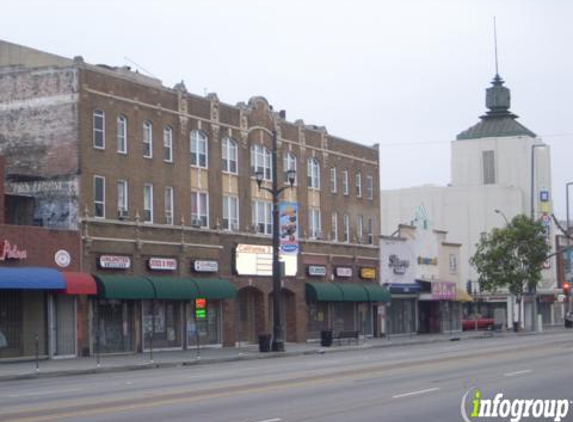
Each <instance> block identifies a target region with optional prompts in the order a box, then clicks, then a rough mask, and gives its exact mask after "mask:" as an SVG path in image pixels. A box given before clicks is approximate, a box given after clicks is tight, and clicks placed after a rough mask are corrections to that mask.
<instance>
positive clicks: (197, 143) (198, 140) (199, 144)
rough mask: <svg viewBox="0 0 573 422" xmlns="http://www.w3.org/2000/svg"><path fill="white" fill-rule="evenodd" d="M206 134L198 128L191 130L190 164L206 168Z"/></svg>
mask: <svg viewBox="0 0 573 422" xmlns="http://www.w3.org/2000/svg"><path fill="white" fill-rule="evenodd" d="M207 163H208V160H207V135H205V134H204V133H203V132H201V131H198V130H193V131H191V165H192V166H196V167H201V168H205V169H206V168H207Z"/></svg>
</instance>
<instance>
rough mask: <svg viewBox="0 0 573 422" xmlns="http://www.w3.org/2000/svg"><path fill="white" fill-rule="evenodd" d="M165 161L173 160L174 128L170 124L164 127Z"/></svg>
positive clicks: (170, 161)
mask: <svg viewBox="0 0 573 422" xmlns="http://www.w3.org/2000/svg"><path fill="white" fill-rule="evenodd" d="M163 161H165V162H167V163H172V162H173V129H171V127H170V126H165V127H164V128H163Z"/></svg>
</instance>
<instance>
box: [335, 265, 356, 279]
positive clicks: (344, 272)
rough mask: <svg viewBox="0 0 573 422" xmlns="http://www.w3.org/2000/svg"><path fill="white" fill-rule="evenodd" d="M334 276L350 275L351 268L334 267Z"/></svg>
mask: <svg viewBox="0 0 573 422" xmlns="http://www.w3.org/2000/svg"><path fill="white" fill-rule="evenodd" d="M336 277H352V268H350V267H336Z"/></svg>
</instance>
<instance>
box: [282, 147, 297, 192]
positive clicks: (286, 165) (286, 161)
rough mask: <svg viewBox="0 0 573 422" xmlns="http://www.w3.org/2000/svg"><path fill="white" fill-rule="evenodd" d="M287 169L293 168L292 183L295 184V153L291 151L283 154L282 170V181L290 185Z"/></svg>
mask: <svg viewBox="0 0 573 422" xmlns="http://www.w3.org/2000/svg"><path fill="white" fill-rule="evenodd" d="M288 170H294V171H295V173H294V184H293V185H296V179H297V177H296V155H294V154H293V153H290V152H289V153H287V154H285V155H284V156H283V171H284V182H285V183H286V184H289V185H290V181H289V180H288V179H289V173H288Z"/></svg>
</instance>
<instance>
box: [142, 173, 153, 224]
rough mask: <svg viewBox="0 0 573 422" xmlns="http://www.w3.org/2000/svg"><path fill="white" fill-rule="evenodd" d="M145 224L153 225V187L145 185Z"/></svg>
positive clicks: (148, 184)
mask: <svg viewBox="0 0 573 422" xmlns="http://www.w3.org/2000/svg"><path fill="white" fill-rule="evenodd" d="M143 222H144V223H153V185H152V184H150V183H146V184H145V185H143Z"/></svg>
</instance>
